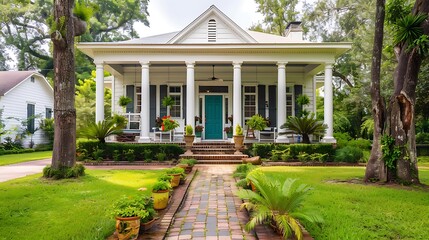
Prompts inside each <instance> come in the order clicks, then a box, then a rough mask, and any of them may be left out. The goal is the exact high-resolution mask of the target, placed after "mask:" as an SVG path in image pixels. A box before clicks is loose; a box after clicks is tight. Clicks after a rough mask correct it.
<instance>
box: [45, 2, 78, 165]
mask: <svg viewBox="0 0 429 240" xmlns="http://www.w3.org/2000/svg"><path fill="white" fill-rule="evenodd" d="M73 6H74V0H55V1H54V20H55V22H57V26H60V24H61V23H60V22H61V20H60V19H64V20H65V21H64V29H63V30H61V31H60V30H59V31H57V32H54V33H53V34H52V36H51V38H52V42H53V43H54V118H55V138H54V149H53V154H52V168H54V169H59V168H60V167H72V166H74V165H75V155H76V110H75V107H74V94H75V73H74V68H75V62H74V37H75V34H74V23H73V18H72V10H73ZM57 28H59V27H57Z"/></svg>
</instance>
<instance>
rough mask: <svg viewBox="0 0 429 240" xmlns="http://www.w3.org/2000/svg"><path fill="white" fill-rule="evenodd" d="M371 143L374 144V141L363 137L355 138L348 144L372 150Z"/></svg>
mask: <svg viewBox="0 0 429 240" xmlns="http://www.w3.org/2000/svg"><path fill="white" fill-rule="evenodd" d="M371 145H372V143H371V141H370V140H368V139H362V138H359V139H353V140H350V141H349V142H348V143H347V146H352V147H357V148H360V149H362V150H371Z"/></svg>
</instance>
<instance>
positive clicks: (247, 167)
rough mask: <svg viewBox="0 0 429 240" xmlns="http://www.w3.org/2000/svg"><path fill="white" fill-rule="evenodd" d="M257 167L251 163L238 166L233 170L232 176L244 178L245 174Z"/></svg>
mask: <svg viewBox="0 0 429 240" xmlns="http://www.w3.org/2000/svg"><path fill="white" fill-rule="evenodd" d="M256 168H257V167H256V166H255V165H253V164H251V163H247V164H240V165H238V167H237V168H236V169H235V171H234V173H233V176H234V177H236V178H239V179H243V178H246V176H247V174H248V173H249V172H250V171H252V170H253V169H256Z"/></svg>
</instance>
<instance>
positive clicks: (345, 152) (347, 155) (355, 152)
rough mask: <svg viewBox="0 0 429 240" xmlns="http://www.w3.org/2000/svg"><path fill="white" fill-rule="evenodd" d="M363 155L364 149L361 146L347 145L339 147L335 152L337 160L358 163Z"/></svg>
mask: <svg viewBox="0 0 429 240" xmlns="http://www.w3.org/2000/svg"><path fill="white" fill-rule="evenodd" d="M362 157H363V151H362V149H360V148H357V147H352V146H347V147H344V148H341V149H338V150H337V152H336V153H335V161H336V162H349V163H357V162H358V161H359V160H360V159H361V158H362Z"/></svg>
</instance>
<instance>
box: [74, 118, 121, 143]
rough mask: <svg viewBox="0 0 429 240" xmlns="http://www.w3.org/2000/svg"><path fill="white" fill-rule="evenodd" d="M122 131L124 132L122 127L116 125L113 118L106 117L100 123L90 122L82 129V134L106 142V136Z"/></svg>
mask: <svg viewBox="0 0 429 240" xmlns="http://www.w3.org/2000/svg"><path fill="white" fill-rule="evenodd" d="M120 133H122V127H118V126H116V125H115V123H114V122H113V121H112V119H106V120H103V121H100V122H98V123H89V125H88V126H87V127H86V128H84V129H83V130H82V131H81V136H82V137H86V138H88V139H98V141H100V142H101V143H104V142H106V140H105V138H106V137H108V136H110V135H115V134H120Z"/></svg>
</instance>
